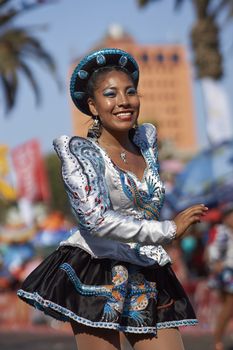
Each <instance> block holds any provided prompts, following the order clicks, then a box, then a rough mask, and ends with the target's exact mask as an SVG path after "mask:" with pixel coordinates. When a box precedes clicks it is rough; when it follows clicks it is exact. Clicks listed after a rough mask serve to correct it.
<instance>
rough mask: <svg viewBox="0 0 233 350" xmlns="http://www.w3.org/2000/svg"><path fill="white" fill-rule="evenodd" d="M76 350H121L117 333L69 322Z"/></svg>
mask: <svg viewBox="0 0 233 350" xmlns="http://www.w3.org/2000/svg"><path fill="white" fill-rule="evenodd" d="M71 327H72V330H73V333H74V336H75V340H76V344H77V348H78V350H121V345H120V335H119V332H117V331H115V330H112V329H104V328H93V327H87V326H84V325H81V324H79V323H77V322H71Z"/></svg>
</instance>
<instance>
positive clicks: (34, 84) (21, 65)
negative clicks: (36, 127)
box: [19, 61, 41, 105]
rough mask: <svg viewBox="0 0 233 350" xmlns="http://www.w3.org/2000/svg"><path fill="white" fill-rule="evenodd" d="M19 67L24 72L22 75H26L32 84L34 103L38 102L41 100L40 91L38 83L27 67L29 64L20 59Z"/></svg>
mask: <svg viewBox="0 0 233 350" xmlns="http://www.w3.org/2000/svg"><path fill="white" fill-rule="evenodd" d="M19 68H20V70H21V71H22V72H23V73H24V75H25V76H26V78H27V79H28V81H29V83H30V84H31V86H32V89H33V92H34V94H35V98H36V104H37V105H38V104H40V102H41V92H40V88H39V85H38V84H37V81H36V79H35V77H34V75H33V73H32V71H31V69H30V68H29V66H28V65H27V64H26V63H25V62H23V61H21V62H20V63H19Z"/></svg>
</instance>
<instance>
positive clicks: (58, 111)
mask: <svg viewBox="0 0 233 350" xmlns="http://www.w3.org/2000/svg"><path fill="white" fill-rule="evenodd" d="M173 4H174V1H166V0H162V1H158V2H156V3H154V4H151V5H150V6H148V7H147V8H146V9H143V10H141V9H139V8H138V6H137V4H136V0H118V1H117V0H115V1H114V0H98V1H96V0H58V1H57V3H56V2H54V4H52V5H45V6H41V8H40V9H37V10H35V11H31V12H28V13H27V14H25V15H23V16H21V17H20V18H18V20H17V24H19V25H22V26H31V27H33V28H36V27H37V26H38V28H39V27H40V26H42V25H44V24H46V25H47V26H48V28H47V30H39V29H38V30H36V29H35V34H36V35H37V36H38V37H39V38H41V40H42V42H43V44H44V46H45V47H46V48H47V49H48V50H49V52H50V53H51V54H52V55H53V56H54V57H55V59H56V62H57V68H58V74H59V76H60V79H61V81H62V84H63V91H59V90H58V88H57V86H56V84H55V82H54V81H53V79H52V77H51V76H50V75H49V74H48V72H47V71H46V70H45V68H44V67H42V66H39V64H36V63H32V67H33V69H34V71H35V74H36V76H37V78H38V80H39V83H40V87H41V90H42V105H41V106H40V107H39V108H38V107H37V106H36V105H35V100H34V96H33V93H32V91H31V88H30V86H29V85H28V83H27V81H26V80H24V79H22V80H21V84H20V92H19V95H18V101H17V105H16V107H15V109H14V110H13V111H12V112H11V113H10V114H9V115H8V116H4V113H3V110H2V108H0V143H5V144H8V145H9V146H10V147H15V146H17V145H19V144H21V143H23V142H25V141H27V140H30V139H31V138H38V139H39V140H40V142H41V145H42V150H43V152H44V153H47V152H51V151H52V140H53V139H54V138H55V137H57V136H59V135H61V134H68V135H70V134H72V131H71V128H72V125H71V113H70V105H69V103H70V100H69V95H68V84H69V82H68V81H67V75H68V70H69V66H70V63H71V62H72V61H73V60H74V59H75V58H76V57H79V56H80V55H83V54H85V53H86V52H87V51H88V50H89V49H90V48H91V47H92V46H93V45H95V44H96V43H97V42H98V41H99V40H100V39H101V38H102V37H103V36H104V35H105V33H106V31H107V29H108V27H109V26H110V25H111V24H112V23H117V24H120V25H122V26H123V28H124V29H125V30H126V31H127V32H128V33H130V34H131V35H132V36H133V37H134V38H135V40H136V41H138V42H140V43H142V44H146V43H147V44H156V43H159V44H161V43H173V42H176V43H181V44H184V45H186V47H187V48H188V50H189V58H190V60H191V55H192V53H191V50H190V43H189V31H190V28H191V25H192V23H193V22H194V20H195V17H194V12H193V8H192V5H191V2H190V1H186V2H185V5H184V6H183V7H182V9H181V10H180V11H178V12H174V8H173ZM232 29H233V26H232V25H227V26H226V28H225V31H224V35H223V37H222V48H223V52H224V54H225V73H226V77H225V78H224V84H225V86H226V89H227V92H228V94H229V98H230V101H232V99H233V89H232V87H233V62H232V52H233V40H232V39H231V41H230V38H232V37H233V35H232ZM194 75H195V72H194V71H193V76H194ZM193 95H194V101H195V110H196V112H195V113H196V116H197V129H198V135H199V144H200V148H202V147H204V146H205V145H206V137H205V132H204V129H205V128H204V127H203V126H204V117H205V116H204V108H203V105H202V96H201V90H200V86H199V82H198V81H195V80H194V84H193ZM0 103H1V105H2V101H0ZM231 107H232V105H231Z"/></svg>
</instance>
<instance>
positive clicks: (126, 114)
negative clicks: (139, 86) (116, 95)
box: [117, 112, 131, 117]
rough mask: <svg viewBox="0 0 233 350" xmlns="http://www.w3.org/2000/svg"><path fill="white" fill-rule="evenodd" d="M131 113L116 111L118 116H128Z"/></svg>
mask: <svg viewBox="0 0 233 350" xmlns="http://www.w3.org/2000/svg"><path fill="white" fill-rule="evenodd" d="M129 115H131V112H127V113H117V116H118V117H124V116H129Z"/></svg>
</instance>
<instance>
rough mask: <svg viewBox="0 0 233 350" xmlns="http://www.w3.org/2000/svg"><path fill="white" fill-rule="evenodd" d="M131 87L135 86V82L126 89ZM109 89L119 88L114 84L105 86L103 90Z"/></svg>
mask: <svg viewBox="0 0 233 350" xmlns="http://www.w3.org/2000/svg"><path fill="white" fill-rule="evenodd" d="M131 87H135V86H134V85H133V83H132V84H131V85H127V86H126V87H125V89H128V88H131ZM107 89H114V90H117V87H116V86H114V85H110V86H107V87H105V88H104V89H103V91H104V90H107Z"/></svg>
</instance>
